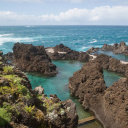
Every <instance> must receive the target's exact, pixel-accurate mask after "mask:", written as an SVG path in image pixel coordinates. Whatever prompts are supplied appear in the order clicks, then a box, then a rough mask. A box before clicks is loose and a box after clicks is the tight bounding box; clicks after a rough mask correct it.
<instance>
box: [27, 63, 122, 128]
mask: <svg viewBox="0 0 128 128" xmlns="http://www.w3.org/2000/svg"><path fill="white" fill-rule="evenodd" d="M53 63H54V64H55V65H56V66H57V68H58V74H57V75H56V76H55V77H46V76H42V75H39V74H34V73H27V76H28V78H29V80H30V82H31V84H32V88H33V89H34V88H35V87H36V86H38V85H41V86H42V87H43V88H44V90H45V94H47V96H49V94H57V96H58V97H59V98H60V99H61V100H62V101H64V100H67V99H71V100H72V101H73V102H74V103H76V108H77V113H78V116H79V119H83V118H86V117H89V116H92V114H91V113H90V112H88V111H85V110H84V108H83V107H82V105H81V104H80V103H79V101H78V99H76V98H74V97H72V96H71V95H70V92H69V88H68V79H69V77H70V76H72V75H73V73H74V72H75V71H78V70H79V69H80V68H81V67H82V66H83V64H84V63H81V62H78V61H53ZM119 78H120V76H119V75H117V74H115V73H110V72H108V71H106V70H104V80H105V82H106V85H107V86H110V85H112V84H113V82H115V81H117V80H118V79H119ZM80 128H102V126H101V124H100V123H99V122H98V121H94V122H91V123H88V124H86V125H84V126H81V127H80Z"/></svg>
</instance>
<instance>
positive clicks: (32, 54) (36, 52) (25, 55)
mask: <svg viewBox="0 0 128 128" xmlns="http://www.w3.org/2000/svg"><path fill="white" fill-rule="evenodd" d="M13 51H14V52H13V56H14V60H13V62H14V64H15V65H16V66H17V67H18V68H19V69H20V70H22V71H27V72H37V73H41V74H45V75H55V74H57V70H56V66H55V65H54V64H52V62H51V59H50V58H49V56H48V55H47V54H46V52H45V49H44V47H43V46H33V45H31V44H20V43H16V44H15V45H14V47H13Z"/></svg>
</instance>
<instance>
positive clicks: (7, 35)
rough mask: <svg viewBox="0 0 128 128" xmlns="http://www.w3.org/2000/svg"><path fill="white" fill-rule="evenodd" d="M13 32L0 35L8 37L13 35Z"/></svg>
mask: <svg viewBox="0 0 128 128" xmlns="http://www.w3.org/2000/svg"><path fill="white" fill-rule="evenodd" d="M13 35H14V34H12V33H10V34H0V37H9V36H13Z"/></svg>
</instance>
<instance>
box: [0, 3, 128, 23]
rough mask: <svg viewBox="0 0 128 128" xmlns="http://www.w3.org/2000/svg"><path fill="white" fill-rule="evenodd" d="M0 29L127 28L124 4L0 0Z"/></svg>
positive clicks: (127, 17) (127, 7) (126, 13)
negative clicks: (15, 26)
mask: <svg viewBox="0 0 128 128" xmlns="http://www.w3.org/2000/svg"><path fill="white" fill-rule="evenodd" d="M0 25H128V0H0Z"/></svg>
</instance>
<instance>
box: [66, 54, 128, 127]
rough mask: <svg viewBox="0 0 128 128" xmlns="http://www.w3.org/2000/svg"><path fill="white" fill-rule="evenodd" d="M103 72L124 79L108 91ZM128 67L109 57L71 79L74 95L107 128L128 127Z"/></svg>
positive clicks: (96, 60) (86, 67) (99, 59)
mask: <svg viewBox="0 0 128 128" xmlns="http://www.w3.org/2000/svg"><path fill="white" fill-rule="evenodd" d="M103 68H104V69H107V70H109V71H114V72H118V73H121V74H123V75H125V76H126V78H121V79H119V80H118V81H117V82H115V83H114V84H113V85H112V86H111V87H109V88H107V87H106V85H105V82H104V78H103ZM127 69H128V64H122V63H121V62H120V61H119V60H116V59H113V58H111V57H109V56H107V55H99V56H98V57H97V58H96V59H95V60H92V61H90V62H88V63H86V64H85V65H84V66H83V67H82V68H81V69H80V70H79V71H77V72H75V73H74V74H73V77H70V79H69V88H70V91H71V94H72V95H74V96H76V97H78V98H79V101H80V102H81V103H82V105H83V106H84V108H85V109H90V110H92V111H93V112H95V114H96V117H97V118H98V119H99V120H100V121H101V122H102V123H103V125H104V127H105V128H127V127H128V100H127V99H128V79H127V78H128V75H127V74H128V73H127Z"/></svg>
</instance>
